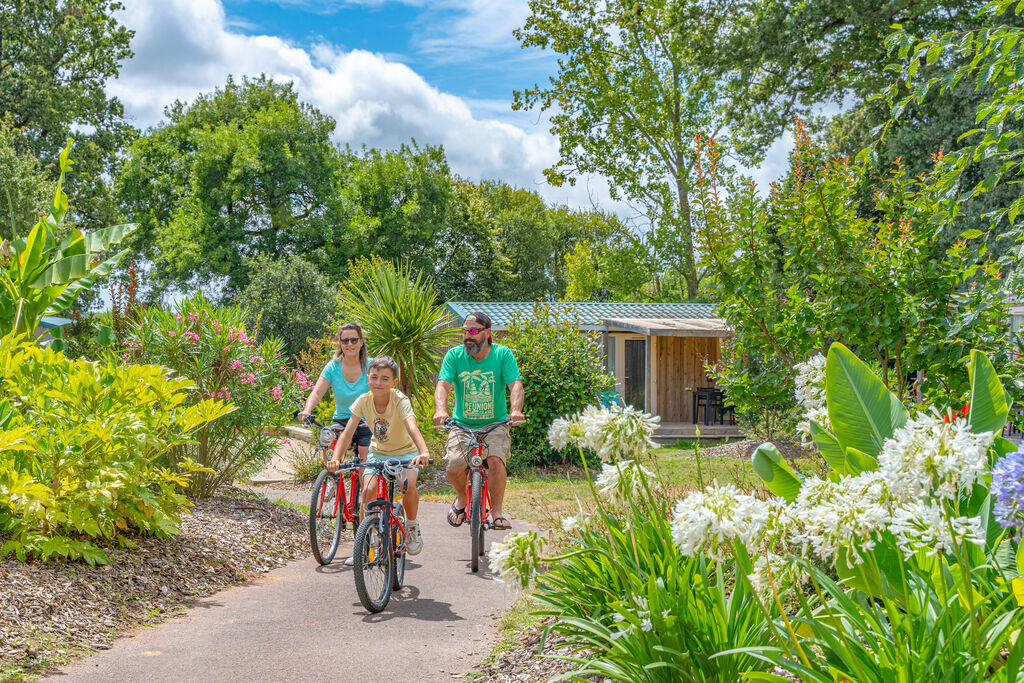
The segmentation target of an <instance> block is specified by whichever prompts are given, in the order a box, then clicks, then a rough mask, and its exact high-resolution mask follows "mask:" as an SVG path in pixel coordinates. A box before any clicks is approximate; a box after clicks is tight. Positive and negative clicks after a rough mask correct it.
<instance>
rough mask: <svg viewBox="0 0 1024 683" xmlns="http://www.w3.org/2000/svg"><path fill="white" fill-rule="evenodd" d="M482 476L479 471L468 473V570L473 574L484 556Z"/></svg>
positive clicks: (477, 569)
mask: <svg viewBox="0 0 1024 683" xmlns="http://www.w3.org/2000/svg"><path fill="white" fill-rule="evenodd" d="M482 487H483V475H482V474H481V473H480V472H479V471H475V470H474V471H472V472H470V473H469V535H470V536H471V537H472V539H473V554H472V555H471V556H470V560H469V568H470V569H472V570H473V571H474V572H476V571H479V570H480V556H481V555H483V554H484V551H483V540H484V528H483V520H482V519H481V516H482V510H481V509H480V508H481V500H480V496H481V488H482Z"/></svg>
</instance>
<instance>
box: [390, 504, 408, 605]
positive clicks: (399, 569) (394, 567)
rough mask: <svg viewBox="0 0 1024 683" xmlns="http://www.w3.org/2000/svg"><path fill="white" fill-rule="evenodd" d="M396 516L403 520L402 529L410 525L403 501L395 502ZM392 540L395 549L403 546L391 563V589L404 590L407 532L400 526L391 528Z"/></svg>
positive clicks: (396, 550)
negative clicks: (403, 531) (404, 532)
mask: <svg viewBox="0 0 1024 683" xmlns="http://www.w3.org/2000/svg"><path fill="white" fill-rule="evenodd" d="M395 517H398V519H400V520H401V521H402V529H404V528H406V527H407V526H408V524H409V520H408V518H407V517H406V515H405V506H404V505H402V504H401V503H395ZM391 542H392V543H393V544H394V545H393V546H392V550H393V551H395V552H398V548H402V551H401V552H398V554H397V555H396V556H395V561H394V562H392V563H391V589H392V590H393V591H398V590H402V584H403V583H404V582H405V548H403V547H402V546H403V545H404V544H405V534H403V533H402V530H401V529H399V528H398V527H395V528H393V529H391Z"/></svg>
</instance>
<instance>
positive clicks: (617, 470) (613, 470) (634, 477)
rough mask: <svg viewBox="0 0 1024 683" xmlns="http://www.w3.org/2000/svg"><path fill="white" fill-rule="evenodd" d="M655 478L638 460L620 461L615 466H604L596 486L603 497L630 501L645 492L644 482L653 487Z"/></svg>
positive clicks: (595, 483)
mask: <svg viewBox="0 0 1024 683" xmlns="http://www.w3.org/2000/svg"><path fill="white" fill-rule="evenodd" d="M653 477H654V474H653V473H652V472H651V471H650V470H648V469H647V468H646V467H644V466H643V465H641V464H640V463H638V462H637V461H636V460H620V461H619V462H618V463H616V464H614V465H608V464H605V465H602V466H601V474H600V475H598V477H597V480H596V481H595V482H594V486H596V487H597V491H598V493H600V494H601V495H603V496H607V497H609V498H613V497H614V498H622V499H627V500H628V499H631V498H633V497H634V496H636V495H638V494H640V493H641V492H642V491H643V482H642V480H647V482H648V485H649V486H652V487H653V485H654V484H655V481H654V478H653Z"/></svg>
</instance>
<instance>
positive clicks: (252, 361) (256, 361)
mask: <svg viewBox="0 0 1024 683" xmlns="http://www.w3.org/2000/svg"><path fill="white" fill-rule="evenodd" d="M249 362H250V363H256V364H259V363H262V362H263V359H262V358H260V357H259V356H253V357H252V358H250V359H249Z"/></svg>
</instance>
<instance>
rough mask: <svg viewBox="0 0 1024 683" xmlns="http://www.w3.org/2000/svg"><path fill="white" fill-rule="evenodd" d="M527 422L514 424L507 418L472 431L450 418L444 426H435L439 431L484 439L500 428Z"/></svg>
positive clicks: (521, 422)
mask: <svg viewBox="0 0 1024 683" xmlns="http://www.w3.org/2000/svg"><path fill="white" fill-rule="evenodd" d="M525 422H526V420H519V421H517V422H513V421H512V420H509V419H508V418H506V419H504V420H499V421H498V422H492V423H491V424H489V425H484V426H483V427H478V428H477V429H470V428H469V427H463V426H462V425H460V424H459V423H458V422H456V421H455V420H453V419H452V418H450V417H449V418H448V419H446V420H445V421H444V423H443V424H439V425H437V426H435V427H434V429H437V430H439V431H441V430H452V429H458V430H459V431H461V432H464V433H466V434H469V435H471V436H477V435H480V436H481V437H483V436H487V435H488V434H490V433H491V432H493V431H494V430H495V429H497V428H498V427H504V426H505V425H508V426H510V427H514V426H516V425H521V424H523V423H525Z"/></svg>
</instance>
